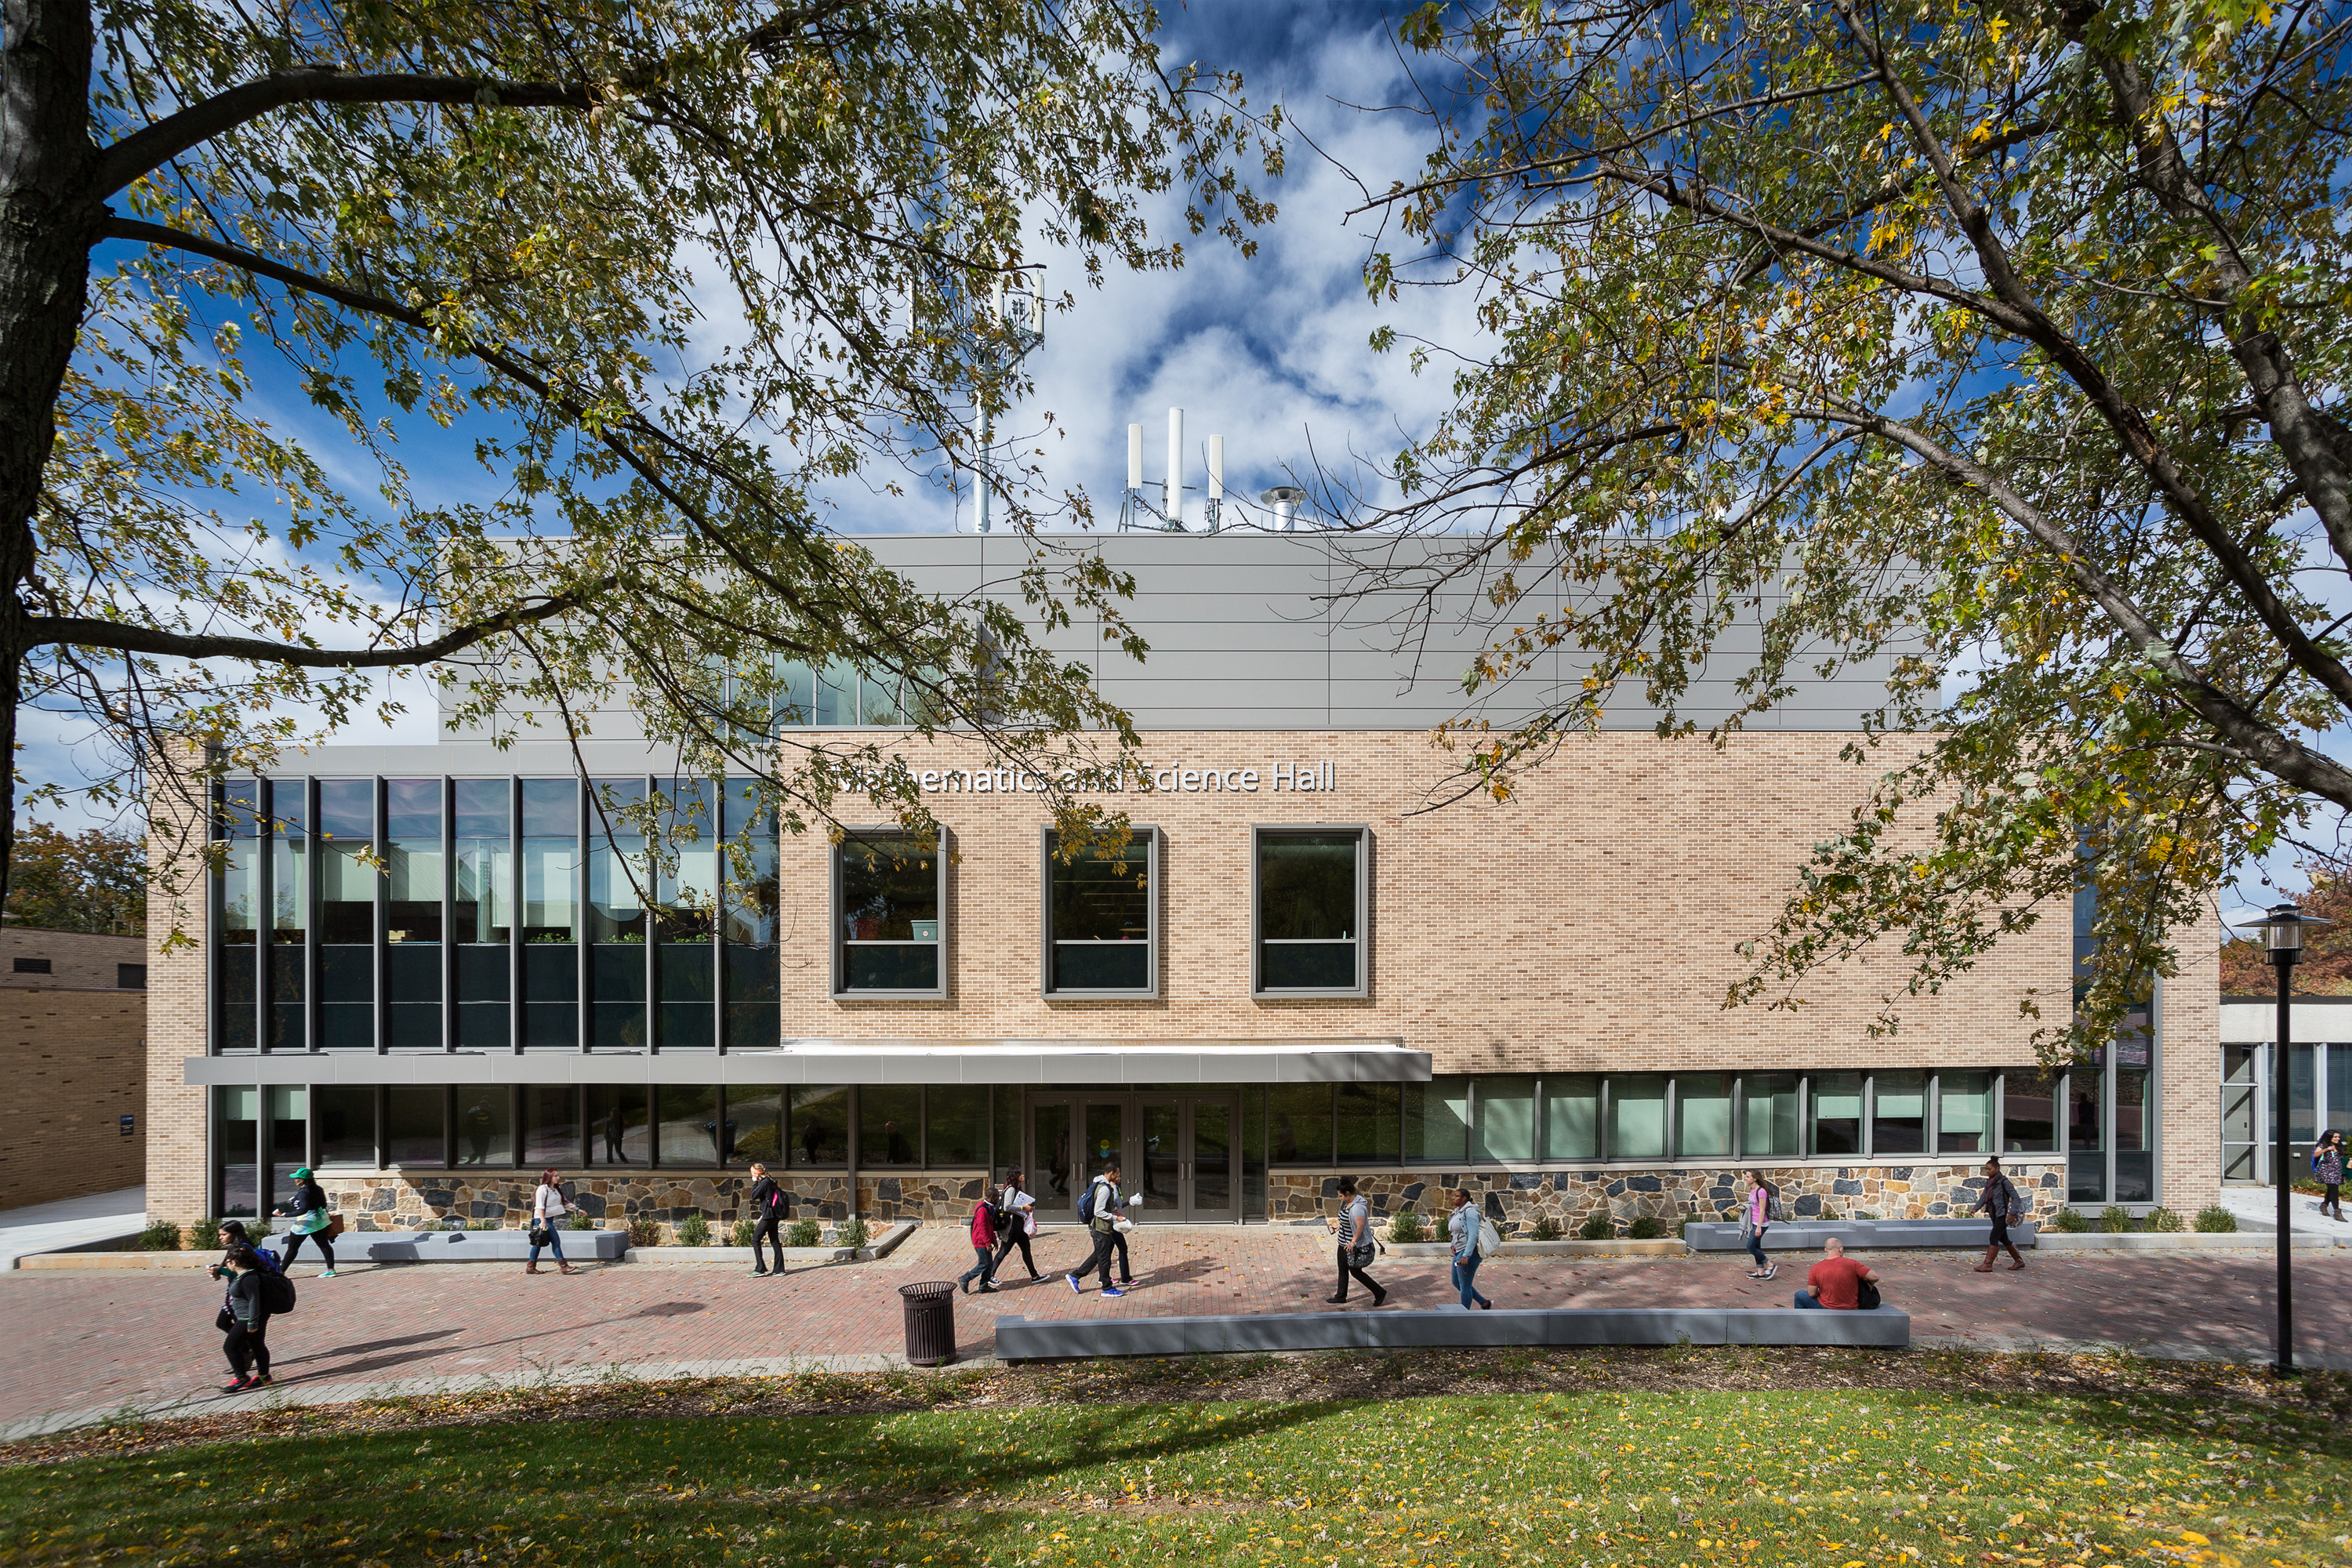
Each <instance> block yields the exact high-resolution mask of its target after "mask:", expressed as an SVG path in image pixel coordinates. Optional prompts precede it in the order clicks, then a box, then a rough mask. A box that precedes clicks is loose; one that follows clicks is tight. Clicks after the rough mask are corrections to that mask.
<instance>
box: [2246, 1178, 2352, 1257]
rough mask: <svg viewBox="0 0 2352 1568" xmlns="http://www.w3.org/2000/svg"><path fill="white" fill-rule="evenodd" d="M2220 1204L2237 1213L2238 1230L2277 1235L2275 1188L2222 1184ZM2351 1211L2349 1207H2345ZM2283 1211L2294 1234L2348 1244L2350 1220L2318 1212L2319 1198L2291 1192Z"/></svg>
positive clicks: (2351, 1233) (2351, 1237)
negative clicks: (2337, 1218) (2292, 1223)
mask: <svg viewBox="0 0 2352 1568" xmlns="http://www.w3.org/2000/svg"><path fill="white" fill-rule="evenodd" d="M2221 1206H2222V1207H2223V1208H2225V1209H2228V1210H2229V1211H2230V1212H2231V1214H2233V1215H2237V1216H2238V1228H2239V1229H2241V1230H2259V1231H2263V1232H2265V1233H2267V1234H2269V1235H2273V1236H2275V1235H2276V1234H2278V1189H2277V1188H2276V1187H2223V1188H2222V1189H2221ZM2345 1212H2346V1213H2347V1214H2352V1209H2347V1210H2345ZM2287 1213H2288V1215H2289V1217H2290V1218H2291V1219H2292V1220H2293V1222H2294V1232H2295V1234H2296V1235H2297V1236H2302V1235H2305V1234H2306V1233H2308V1234H2310V1235H2313V1236H2325V1237H2331V1238H2333V1239H2334V1240H2336V1242H2338V1243H2341V1244H2346V1245H2352V1222H2344V1221H2338V1220H2334V1219H2329V1218H2327V1217H2326V1216H2325V1215H2322V1214H2321V1213H2320V1212H2319V1199H2318V1198H2317V1197H2316V1196H2315V1194H2310V1193H2294V1194H2289V1195H2288V1198H2287Z"/></svg>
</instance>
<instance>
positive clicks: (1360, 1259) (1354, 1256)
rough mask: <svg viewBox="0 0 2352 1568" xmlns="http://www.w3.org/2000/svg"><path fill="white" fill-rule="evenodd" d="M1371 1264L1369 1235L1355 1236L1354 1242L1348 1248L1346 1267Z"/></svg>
mask: <svg viewBox="0 0 2352 1568" xmlns="http://www.w3.org/2000/svg"><path fill="white" fill-rule="evenodd" d="M1371 1266H1372V1238H1371V1237H1370V1236H1360V1237H1357V1238H1356V1244H1355V1245H1354V1246H1353V1247H1349V1248H1348V1267H1349V1268H1370V1267H1371Z"/></svg>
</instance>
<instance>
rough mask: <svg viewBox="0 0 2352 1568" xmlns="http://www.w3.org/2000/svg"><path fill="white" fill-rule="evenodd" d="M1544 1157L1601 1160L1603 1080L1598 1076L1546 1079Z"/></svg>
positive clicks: (1544, 1086) (1569, 1076) (1584, 1075)
mask: <svg viewBox="0 0 2352 1568" xmlns="http://www.w3.org/2000/svg"><path fill="white" fill-rule="evenodd" d="M1543 1097H1544V1127H1543V1157H1544V1158H1545V1159H1547V1160H1597V1159H1599V1158H1600V1157H1601V1079H1600V1075H1599V1074H1597V1073H1561V1074H1559V1075H1558V1076H1554V1075H1552V1074H1550V1073H1546V1074H1545V1075H1544V1080H1543Z"/></svg>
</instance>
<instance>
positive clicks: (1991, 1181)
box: [1969, 1154, 2025, 1274]
mask: <svg viewBox="0 0 2352 1568" xmlns="http://www.w3.org/2000/svg"><path fill="white" fill-rule="evenodd" d="M1984 1179H1985V1180H1984V1191H1983V1192H1981V1193H1979V1194H1977V1206H1976V1207H1974V1208H1972V1209H1970V1210H1969V1213H1970V1214H1990V1215H1992V1239H1991V1240H1990V1242H1988V1243H1986V1245H1985V1255H1984V1261H1983V1262H1982V1263H1979V1264H1978V1265H1977V1272H1978V1273H1979V1274H1990V1273H1991V1272H1992V1260H1993V1258H1995V1256H1997V1255H1998V1254H1999V1253H2000V1249H2001V1248H2002V1247H2007V1248H2009V1257H2010V1264H2009V1266H2010V1267H2011V1268H2024V1267H2025V1259H2024V1258H2021V1257H2019V1256H2018V1252H2017V1243H2015V1242H2013V1241H2011V1240H2010V1239H2009V1222H2010V1221H2011V1220H2013V1219H2023V1218H2024V1217H2025V1200H2024V1199H2023V1198H2021V1197H2020V1196H2018V1195H2017V1184H2016V1183H2015V1182H2012V1181H2011V1180H2010V1179H2009V1178H2008V1177H2007V1176H2004V1175H2002V1174H2001V1173H2000V1155H1998V1154H1996V1155H1994V1156H1993V1157H1992V1158H1991V1159H1990V1160H1987V1161H1986V1162H1985V1163H1984Z"/></svg>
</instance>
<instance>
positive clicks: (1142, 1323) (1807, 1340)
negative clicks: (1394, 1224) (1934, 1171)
mask: <svg viewBox="0 0 2352 1568" xmlns="http://www.w3.org/2000/svg"><path fill="white" fill-rule="evenodd" d="M1685 1343H1687V1344H1694V1345H1861V1346H1867V1347H1869V1348H1872V1349H1878V1350H1904V1349H1907V1348H1908V1347H1909V1346H1910V1343H1911V1315H1910V1314H1909V1313H1908V1312H1906V1311H1904V1310H1902V1309H1901V1308H1899V1307H1880V1308H1877V1309H1876V1310H1873V1311H1868V1312H1812V1311H1804V1310H1800V1309H1798V1308H1795V1307H1761V1308H1739V1307H1559V1308H1544V1309H1521V1308H1506V1307H1498V1308H1496V1309H1495V1310H1493V1311H1491V1312H1488V1311H1478V1312H1469V1311H1465V1310H1462V1308H1461V1307H1460V1306H1458V1305H1456V1304H1454V1303H1452V1302H1448V1303H1447V1304H1446V1305H1444V1306H1443V1307H1441V1308H1439V1309H1438V1310H1435V1311H1433V1312H1421V1311H1375V1312H1266V1313H1261V1314H1255V1315H1235V1316H1233V1317H1216V1318H1085V1319H1075V1320H1073V1319H1033V1318H1024V1317H1003V1318H999V1319H997V1320H996V1359H997V1360H999V1361H1007V1362H1022V1361H1066V1360H1085V1359H1088V1358H1091V1357H1095V1356H1149V1355H1208V1354H1215V1353H1219V1352H1228V1353H1229V1352H1247V1351H1328V1350H1407V1349H1426V1348H1447V1349H1462V1348H1472V1347H1488V1346H1498V1345H1675V1344H1685Z"/></svg>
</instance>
